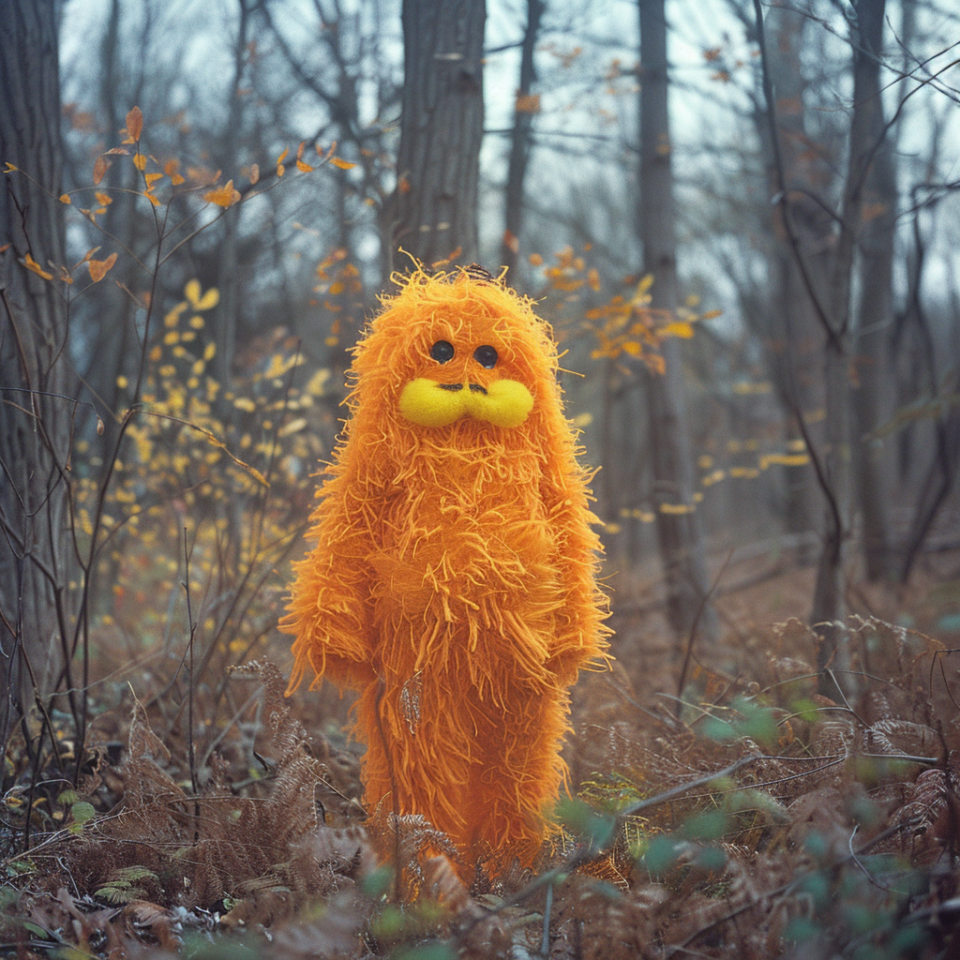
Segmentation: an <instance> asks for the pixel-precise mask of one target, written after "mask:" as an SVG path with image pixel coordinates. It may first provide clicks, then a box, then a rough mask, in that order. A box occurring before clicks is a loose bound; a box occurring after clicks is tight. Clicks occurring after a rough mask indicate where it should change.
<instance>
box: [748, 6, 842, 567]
mask: <svg viewBox="0 0 960 960" xmlns="http://www.w3.org/2000/svg"><path fill="white" fill-rule="evenodd" d="M767 23H768V28H769V31H770V34H771V36H772V37H773V38H774V40H775V43H776V50H777V55H776V57H775V58H771V63H770V73H771V77H772V80H773V86H774V90H775V91H776V98H777V102H776V109H777V119H778V125H779V130H780V147H781V154H782V162H783V166H784V173H785V175H786V178H787V182H788V184H790V186H791V187H794V186H795V187H797V188H802V190H803V191H810V193H809V194H808V193H806V192H802V190H801V189H797V190H796V192H795V193H792V194H791V214H792V216H793V227H794V230H795V231H796V234H797V239H798V241H799V244H800V249H801V250H802V251H803V255H804V257H805V260H806V264H807V269H808V272H809V277H810V279H811V281H812V282H813V283H814V284H815V285H816V287H817V289H818V291H819V292H820V295H821V296H823V291H825V290H826V287H827V278H828V276H829V262H830V253H829V251H830V250H831V231H832V226H833V221H832V218H831V217H830V214H829V212H828V211H826V210H824V208H823V207H822V206H821V205H820V204H818V203H817V202H816V200H815V199H814V197H815V195H816V194H817V193H818V192H821V191H822V190H823V187H824V186H825V184H824V163H823V158H822V157H821V156H820V155H819V153H818V152H817V151H816V150H811V148H810V144H811V139H812V138H811V136H810V134H809V133H808V132H807V128H808V122H807V115H806V114H807V110H806V107H805V104H804V99H803V88H804V78H803V75H802V71H801V58H802V51H803V49H804V39H805V37H807V36H808V34H807V31H810V30H812V29H813V28H814V25H813V24H812V23H811V21H810V20H809V18H808V17H806V16H804V15H803V14H802V13H799V12H796V11H794V10H790V9H787V8H784V7H772V8H770V11H769V14H768V17H767ZM757 120H758V127H759V130H760V133H761V139H762V141H763V142H764V143H766V144H768V145H769V139H768V137H767V136H766V128H765V126H764V125H765V124H766V122H767V118H766V117H763V116H758V117H757ZM768 152H770V153H771V154H772V151H769V148H768ZM774 162H775V161H774V158H773V156H772V155H770V156H769V157H768V164H769V167H770V183H771V191H770V195H771V196H774V195H776V193H777V191H778V189H779V188H778V187H777V185H776V183H777V173H776V171H775V170H774V169H773V167H774ZM774 215H775V218H776V219H775V222H774V229H773V231H772V233H773V236H774V237H775V238H776V242H775V245H774V248H773V250H772V252H771V253H772V255H771V260H772V263H771V266H772V274H773V276H774V277H775V278H776V280H775V283H776V293H775V297H776V299H775V301H774V303H773V304H771V309H770V310H769V311H768V316H767V318H766V319H767V324H768V326H767V329H766V331H765V333H764V334H763V336H764V337H765V340H766V344H767V351H768V356H769V359H770V368H771V371H772V373H773V380H774V383H775V385H776V389H777V393H778V395H779V396H780V397H781V398H782V401H783V404H784V407H785V409H786V410H787V412H788V417H789V420H790V422H791V434H792V439H798V438H800V437H801V436H802V431H801V429H800V424H799V418H800V417H801V416H804V415H809V414H810V413H811V412H812V411H814V410H817V409H821V408H822V407H823V404H824V398H823V384H822V377H821V374H820V369H819V368H820V364H821V362H822V359H821V358H822V356H823V343H824V336H823V330H822V329H821V327H820V323H819V320H818V318H817V315H816V311H815V309H814V306H813V303H812V302H811V299H810V297H809V295H808V293H807V291H806V289H805V288H804V279H803V276H802V275H801V271H800V267H799V264H798V263H797V259H796V257H795V256H794V253H793V251H792V250H791V249H790V246H789V244H788V243H787V238H786V235H785V230H784V224H783V223H782V220H781V218H780V211H779V209H777V210H776V211H775V214H774ZM784 474H785V476H784V484H785V494H786V520H787V532H788V533H793V534H802V533H806V532H807V531H809V530H816V529H819V527H820V519H819V516H818V509H819V506H820V502H821V501H820V499H819V497H818V492H817V490H816V488H815V482H816V480H815V476H814V472H813V469H812V467H810V466H806V467H790V468H787V469H786V470H785V471H784ZM804 559H807V558H806V557H804ZM809 559H810V560H811V561H812V560H813V559H814V557H813V556H812V555H811V556H810V557H809Z"/></svg>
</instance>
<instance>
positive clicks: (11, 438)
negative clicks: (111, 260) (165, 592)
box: [0, 0, 77, 743]
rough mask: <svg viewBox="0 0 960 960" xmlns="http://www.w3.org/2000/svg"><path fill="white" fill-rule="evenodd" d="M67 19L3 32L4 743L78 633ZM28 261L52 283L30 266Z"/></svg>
mask: <svg viewBox="0 0 960 960" xmlns="http://www.w3.org/2000/svg"><path fill="white" fill-rule="evenodd" d="M57 12H58V11H57V5H56V3H55V2H54V0H8V2H6V3H5V4H4V14H3V18H4V26H3V29H2V30H0V90H2V95H0V164H7V163H9V164H13V165H14V166H16V167H17V168H18V170H20V171H23V173H20V172H10V173H8V174H6V175H5V176H4V177H3V181H2V183H0V188H2V189H0V249H2V250H3V252H2V253H0V299H2V303H0V738H2V739H0V742H2V743H5V742H6V736H7V734H8V733H9V731H10V728H11V726H12V724H14V723H15V722H16V721H17V719H18V717H19V716H20V715H22V713H23V712H24V710H25V709H26V704H25V702H24V698H25V697H26V696H28V695H29V692H30V688H31V674H32V677H33V679H34V681H35V683H36V688H37V690H38V692H40V693H47V692H49V691H50V688H51V687H52V686H53V685H54V684H55V683H56V681H57V679H58V676H59V674H60V671H61V669H62V668H63V666H64V663H65V661H66V659H67V655H68V652H69V646H70V643H71V637H72V622H71V620H72V618H71V613H70V597H71V580H72V579H75V578H76V566H75V557H74V553H73V547H72V543H71V540H70V535H69V526H68V519H69V515H68V489H67V486H68V484H67V478H68V474H67V472H66V471H67V469H68V467H67V464H68V453H69V442H70V433H71V423H72V421H73V418H74V417H75V416H76V415H77V410H76V406H75V405H74V404H73V403H72V402H71V401H70V400H68V399H66V398H65V397H62V398H61V397H57V396H51V394H61V395H64V394H65V393H66V390H67V368H66V359H65V356H64V351H65V338H66V330H67V324H66V310H65V306H64V301H63V299H62V298H61V296H60V293H59V290H58V286H60V280H59V278H58V272H59V269H60V266H61V265H62V264H63V262H64V228H63V217H62V213H61V210H62V205H61V204H60V203H59V202H58V200H57V197H58V196H59V195H60V191H61V148H60V142H61V141H60V81H59V64H58V49H57ZM25 174H29V177H30V178H32V180H31V179H28V177H27V176H26V175H25ZM34 181H35V182H34ZM3 248H5V249H3ZM28 256H29V257H31V258H32V260H33V261H34V262H35V263H36V264H38V265H39V268H40V269H42V270H44V271H45V272H47V273H49V274H52V275H53V278H54V279H52V280H47V279H43V278H41V277H40V276H39V275H37V274H36V273H34V272H31V271H29V270H27V269H26V267H25V266H24V263H25V262H28V261H27V259H26V258H27V257H28Z"/></svg>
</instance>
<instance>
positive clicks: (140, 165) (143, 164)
mask: <svg viewBox="0 0 960 960" xmlns="http://www.w3.org/2000/svg"><path fill="white" fill-rule="evenodd" d="M133 165H134V166H135V167H136V168H137V169H138V170H139V171H141V173H142V172H143V171H144V170H146V168H147V156H146V154H144V153H138V154H136V155H135V156H134V158H133Z"/></svg>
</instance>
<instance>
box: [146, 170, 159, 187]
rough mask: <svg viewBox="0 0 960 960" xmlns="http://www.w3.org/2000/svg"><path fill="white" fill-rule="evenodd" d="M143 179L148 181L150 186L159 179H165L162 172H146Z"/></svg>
mask: <svg viewBox="0 0 960 960" xmlns="http://www.w3.org/2000/svg"><path fill="white" fill-rule="evenodd" d="M143 179H144V180H145V181H146V184H147V186H148V187H152V186H153V185H154V184H155V183H156V182H157V181H158V180H162V179H163V174H162V173H147V174H144V177H143Z"/></svg>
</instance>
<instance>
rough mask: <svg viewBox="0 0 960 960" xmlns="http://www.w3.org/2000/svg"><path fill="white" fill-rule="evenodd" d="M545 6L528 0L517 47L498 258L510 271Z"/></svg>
mask: <svg viewBox="0 0 960 960" xmlns="http://www.w3.org/2000/svg"><path fill="white" fill-rule="evenodd" d="M545 7H546V4H545V3H544V0H527V29H526V31H525V33H524V35H523V46H522V47H521V50H520V86H519V87H518V88H517V98H516V103H515V105H514V111H513V130H512V131H511V133H510V160H509V163H508V166H507V189H506V193H505V196H504V201H505V204H506V216H505V217H504V221H505V222H504V231H503V242H502V243H501V245H500V262H501V264H502V265H503V266H505V267H508V268H509V269H510V270H511V271H513V270H515V269H516V266H517V254H518V252H519V249H520V229H521V226H522V225H523V184H524V180H525V179H526V176H527V162H528V161H529V159H530V147H531V142H530V141H531V135H532V132H533V118H534V116H535V115H536V113H537V107H536V104H535V102H534V100H533V98H532V97H531V93H530V91H531V90H532V89H533V85H534V83H535V82H536V79H537V69H536V66H535V65H534V62H533V54H534V51H535V50H536V46H537V35H538V34H539V32H540V19H541V17H542V16H543V11H544V9H545Z"/></svg>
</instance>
